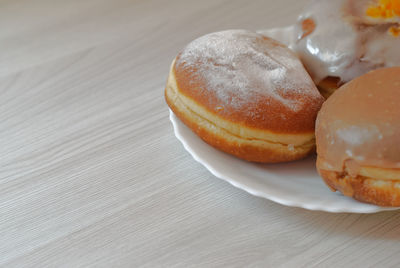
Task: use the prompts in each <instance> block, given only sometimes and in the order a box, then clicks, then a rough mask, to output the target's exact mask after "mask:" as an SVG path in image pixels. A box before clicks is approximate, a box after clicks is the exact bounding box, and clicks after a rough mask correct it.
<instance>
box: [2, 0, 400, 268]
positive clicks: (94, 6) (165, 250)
mask: <svg viewBox="0 0 400 268" xmlns="http://www.w3.org/2000/svg"><path fill="white" fill-rule="evenodd" d="M305 3H307V1H306V0H301V1H299V0H296V1H295V0H280V1H272V0H254V1H245V0H232V1H225V0H212V1H211V0H203V1H191V0H170V1H161V0H147V1H144V0H141V1H140V0H85V1H82V0H70V1H51V0H34V1H28V0H1V1H0V25H1V27H0V48H1V53H0V265H1V266H4V267H90V266H93V267H142V266H144V267H243V266H251V267H395V266H397V267H398V266H399V265H400V231H399V229H400V213H399V212H396V211H392V212H381V213H376V214H369V215H363V214H346V213H341V214H333V213H326V212H317V211H308V210H305V209H300V208H292V207H286V206H283V205H279V204H276V203H274V202H272V201H268V200H266V199H262V198H258V197H255V196H252V195H250V194H248V193H246V192H244V191H242V190H240V189H237V188H235V187H233V186H231V185H230V184H228V183H226V182H224V181H222V180H220V179H218V178H216V177H214V176H213V175H212V174H211V173H210V172H209V171H207V170H206V168H204V167H203V166H202V165H200V164H199V163H198V162H196V161H195V160H194V159H193V158H192V157H191V156H190V154H189V153H188V152H187V151H186V150H185V149H184V147H183V146H182V144H181V143H180V142H179V141H178V140H177V139H176V138H175V136H174V132H173V128H172V125H171V122H170V121H169V118H168V117H169V112H168V107H167V105H166V104H165V101H164V95H163V94H164V93H163V91H164V86H165V82H166V78H167V75H168V70H169V66H170V63H171V61H172V60H173V58H174V57H175V56H176V54H177V53H178V51H179V50H180V49H181V48H182V47H183V46H184V45H185V44H187V43H188V42H190V41H191V40H193V39H194V38H196V37H199V36H201V35H203V34H206V33H209V32H214V31H218V30H223V29H242V28H243V29H250V30H258V29H267V28H271V27H276V26H286V25H290V24H292V23H293V22H295V20H296V17H297V14H298V13H299V12H300V10H301V9H302V7H303V6H304V5H305Z"/></svg>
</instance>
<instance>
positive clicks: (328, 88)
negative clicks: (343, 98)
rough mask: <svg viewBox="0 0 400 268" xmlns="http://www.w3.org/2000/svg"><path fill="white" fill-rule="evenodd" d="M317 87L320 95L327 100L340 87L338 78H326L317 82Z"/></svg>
mask: <svg viewBox="0 0 400 268" xmlns="http://www.w3.org/2000/svg"><path fill="white" fill-rule="evenodd" d="M317 87H318V90H319V92H320V93H321V95H322V96H323V97H324V98H325V99H327V98H329V97H330V96H331V95H332V94H333V92H335V91H336V90H337V89H338V88H339V87H340V79H339V78H338V77H332V76H328V77H327V78H325V79H324V80H322V81H321V82H319V83H318V85H317Z"/></svg>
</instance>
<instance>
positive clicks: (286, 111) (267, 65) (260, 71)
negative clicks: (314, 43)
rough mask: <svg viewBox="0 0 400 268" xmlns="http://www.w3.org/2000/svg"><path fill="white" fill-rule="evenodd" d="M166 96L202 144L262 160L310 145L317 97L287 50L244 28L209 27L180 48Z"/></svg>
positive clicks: (298, 154)
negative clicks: (219, 29)
mask: <svg viewBox="0 0 400 268" xmlns="http://www.w3.org/2000/svg"><path fill="white" fill-rule="evenodd" d="M165 98H166V101H167V103H168V105H169V107H170V108H171V110H172V111H173V112H174V113H175V114H176V115H177V117H178V118H180V120H181V121H183V122H184V123H185V124H186V125H187V126H188V127H189V128H191V129H192V130H193V131H194V132H195V133H196V134H197V135H198V136H199V137H200V138H202V139H203V140H204V141H205V142H207V143H208V144H210V145H212V146H213V147H215V148H217V149H219V150H222V151H224V152H226V153H229V154H232V155H234V156H236V157H239V158H241V159H245V160H248V161H255V162H263V163H273V162H282V161H291V160H296V159H300V158H302V157H305V156H306V155H307V154H309V153H310V152H312V151H313V150H314V148H315V135H314V127H315V118H316V115H317V112H318V110H319V109H320V107H321V105H322V102H323V101H324V99H323V97H322V96H321V95H320V94H319V92H318V90H317V88H316V87H315V85H314V83H313V81H312V79H311V78H310V77H309V75H308V74H307V72H306V71H305V69H304V68H303V66H302V64H301V62H300V61H299V60H298V58H297V57H296V56H295V54H294V53H293V52H292V51H291V50H289V49H288V48H287V47H285V46H284V45H282V44H280V43H278V42H277V41H274V40H272V39H269V38H267V37H264V36H262V35H259V34H257V33H253V32H250V31H245V30H229V31H223V32H217V33H211V34H208V35H205V36H203V37H201V38H199V39H197V40H195V41H193V42H191V43H190V44H189V45H188V46H186V47H185V48H184V49H183V51H182V52H181V53H179V55H178V56H177V57H176V59H175V60H174V62H173V63H172V66H171V69H170V73H169V77H168V82H167V86H166V89H165Z"/></svg>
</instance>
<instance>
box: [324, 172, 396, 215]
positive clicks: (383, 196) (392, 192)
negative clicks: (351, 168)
mask: <svg viewBox="0 0 400 268" xmlns="http://www.w3.org/2000/svg"><path fill="white" fill-rule="evenodd" d="M317 167H318V165H317ZM318 172H319V174H320V175H321V177H322V178H323V179H324V181H325V183H326V184H327V185H328V186H329V187H330V188H331V190H332V191H340V192H341V193H343V194H344V195H345V196H350V197H353V198H354V199H356V200H359V201H361V202H366V203H371V204H375V205H378V206H387V207H398V206H400V181H399V180H381V179H379V178H369V177H364V176H356V177H351V176H350V175H349V174H347V172H337V171H330V170H323V169H319V168H318Z"/></svg>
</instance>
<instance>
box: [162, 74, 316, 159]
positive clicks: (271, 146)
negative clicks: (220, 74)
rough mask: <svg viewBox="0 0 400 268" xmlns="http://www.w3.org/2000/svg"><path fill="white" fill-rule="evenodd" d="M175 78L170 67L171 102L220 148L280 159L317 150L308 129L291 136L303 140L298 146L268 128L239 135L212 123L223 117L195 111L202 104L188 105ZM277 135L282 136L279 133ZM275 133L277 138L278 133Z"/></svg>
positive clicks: (178, 113)
mask: <svg viewBox="0 0 400 268" xmlns="http://www.w3.org/2000/svg"><path fill="white" fill-rule="evenodd" d="M176 82H177V81H176V80H175V75H174V69H173V68H171V72H170V75H169V78H168V82H167V86H166V89H165V99H166V102H167V104H168V106H169V107H170V108H171V110H172V111H173V112H174V113H175V115H176V116H177V117H178V118H179V119H180V120H181V121H182V122H183V123H184V124H185V125H187V126H188V127H189V128H190V129H192V131H194V132H195V133H196V134H197V135H198V136H199V137H200V138H201V139H203V140H204V141H205V142H207V143H208V144H210V145H211V146H213V147H215V148H217V149H219V150H221V151H224V152H226V153H229V154H232V155H234V156H236V157H238V158H241V159H244V160H247V161H253V162H260V163H277V162H285V161H292V160H297V159H301V158H304V157H305V156H307V155H308V154H310V153H311V152H313V151H314V150H315V144H314V143H315V140H314V135H313V134H309V133H308V134H295V135H293V137H290V139H292V141H293V142H294V143H295V144H296V142H297V141H300V142H301V144H298V145H296V146H291V145H289V144H285V143H284V142H285V141H283V143H279V142H277V141H271V140H268V138H269V137H270V136H271V133H269V132H268V131H266V132H265V137H266V138H265V139H261V138H260V137H258V138H248V137H246V136H240V135H238V134H237V133H232V131H231V130H230V129H228V128H222V127H221V126H219V125H217V124H215V123H213V121H215V122H221V120H224V119H221V118H219V117H218V116H215V118H212V119H211V120H209V119H207V118H204V117H203V116H202V115H201V113H198V112H196V111H198V109H201V104H199V105H197V104H196V103H194V105H192V106H193V107H189V106H188V105H186V103H185V101H184V95H183V94H182V93H181V87H180V86H178V84H177V83H176ZM194 106H195V107H194ZM199 107H200V108H199ZM194 110H196V111H194ZM230 124H231V125H232V127H239V128H240V125H238V123H230ZM228 126H229V125H228ZM244 128H245V127H244ZM282 135H285V134H282ZM277 136H278V137H279V135H277ZM272 137H274V138H275V136H272ZM286 139H288V138H286Z"/></svg>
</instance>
